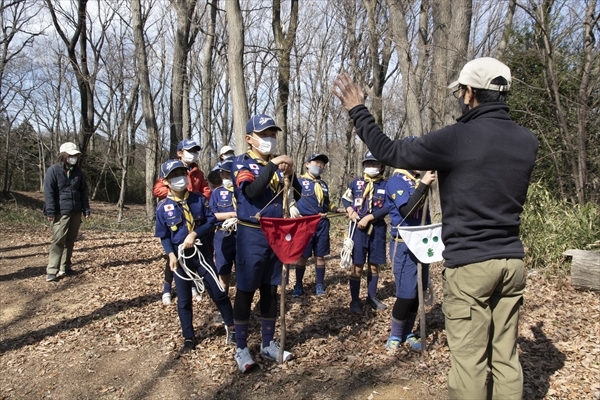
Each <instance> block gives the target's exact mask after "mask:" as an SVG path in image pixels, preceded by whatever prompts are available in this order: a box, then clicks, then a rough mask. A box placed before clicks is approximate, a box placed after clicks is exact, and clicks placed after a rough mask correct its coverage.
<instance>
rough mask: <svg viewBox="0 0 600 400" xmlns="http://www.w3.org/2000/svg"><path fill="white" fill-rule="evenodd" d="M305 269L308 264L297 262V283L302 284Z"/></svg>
mask: <svg viewBox="0 0 600 400" xmlns="http://www.w3.org/2000/svg"><path fill="white" fill-rule="evenodd" d="M305 271H306V265H298V264H296V285H300V286H302V280H303V279H304V272H305Z"/></svg>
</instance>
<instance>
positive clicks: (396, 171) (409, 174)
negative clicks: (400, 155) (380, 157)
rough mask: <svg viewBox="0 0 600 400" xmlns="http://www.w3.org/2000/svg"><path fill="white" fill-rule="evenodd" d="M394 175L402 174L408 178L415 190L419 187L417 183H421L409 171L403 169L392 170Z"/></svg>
mask: <svg viewBox="0 0 600 400" xmlns="http://www.w3.org/2000/svg"><path fill="white" fill-rule="evenodd" d="M394 174H403V175H406V176H408V177H409V178H410V179H411V180H412V181H413V182H414V183H415V188H416V187H417V186H419V183H420V182H421V179H420V178H417V177H416V176H414V175H413V174H412V173H411V172H409V171H407V170H405V169H401V168H397V169H395V170H394Z"/></svg>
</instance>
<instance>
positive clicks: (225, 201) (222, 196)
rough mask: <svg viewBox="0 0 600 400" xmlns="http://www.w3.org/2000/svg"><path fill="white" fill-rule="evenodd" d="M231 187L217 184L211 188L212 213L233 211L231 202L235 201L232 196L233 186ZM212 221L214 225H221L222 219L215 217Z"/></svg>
mask: <svg viewBox="0 0 600 400" xmlns="http://www.w3.org/2000/svg"><path fill="white" fill-rule="evenodd" d="M231 189H232V190H229V189H227V188H226V187H224V186H219V187H218V188H216V189H215V190H213V192H212V194H211V195H210V209H211V211H212V212H213V213H224V212H232V211H235V207H234V204H233V202H234V201H235V198H234V197H233V187H232V188H231ZM213 222H214V224H215V225H216V226H221V225H223V221H217V218H216V217H215V219H214V221H213Z"/></svg>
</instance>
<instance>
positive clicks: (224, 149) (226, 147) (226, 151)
mask: <svg viewBox="0 0 600 400" xmlns="http://www.w3.org/2000/svg"><path fill="white" fill-rule="evenodd" d="M231 151H233V152H235V150H233V147H231V146H223V147H221V150H219V155H220V156H222V155H223V154H225V153H229V152H231Z"/></svg>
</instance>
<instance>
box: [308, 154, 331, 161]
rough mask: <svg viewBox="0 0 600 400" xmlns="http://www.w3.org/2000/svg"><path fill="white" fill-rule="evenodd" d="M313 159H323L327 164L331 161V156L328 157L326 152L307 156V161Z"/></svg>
mask: <svg viewBox="0 0 600 400" xmlns="http://www.w3.org/2000/svg"><path fill="white" fill-rule="evenodd" d="M312 160H321V161H323V162H324V163H325V164H327V163H328V162H329V157H327V156H326V155H325V154H319V153H314V154H311V155H310V156H308V157H306V162H311V161H312Z"/></svg>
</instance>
